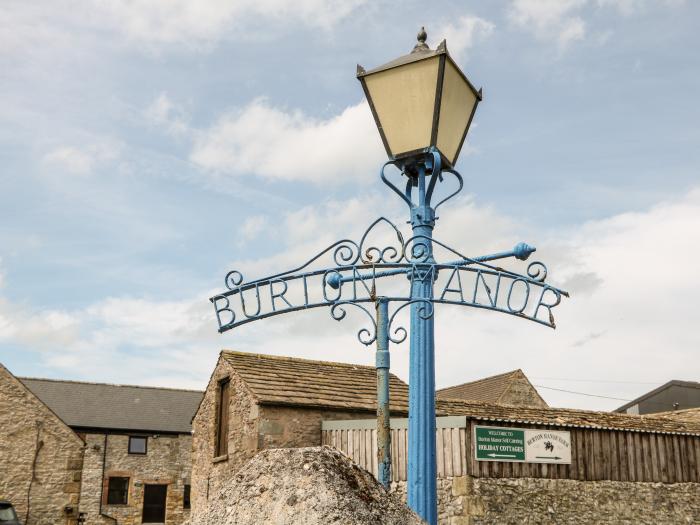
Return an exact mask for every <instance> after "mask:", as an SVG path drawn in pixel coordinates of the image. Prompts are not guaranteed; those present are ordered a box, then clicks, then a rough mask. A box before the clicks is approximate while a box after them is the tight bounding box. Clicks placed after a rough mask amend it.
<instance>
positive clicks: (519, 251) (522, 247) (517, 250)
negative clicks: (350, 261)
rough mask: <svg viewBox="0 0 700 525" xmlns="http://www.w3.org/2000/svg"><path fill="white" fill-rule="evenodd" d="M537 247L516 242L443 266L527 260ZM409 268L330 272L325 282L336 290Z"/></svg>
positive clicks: (388, 275)
mask: <svg viewBox="0 0 700 525" xmlns="http://www.w3.org/2000/svg"><path fill="white" fill-rule="evenodd" d="M536 250H537V248H535V247H534V246H530V245H529V244H526V243H524V242H519V243H518V244H516V245H515V247H514V248H513V249H512V250H509V251H507V252H497V253H491V254H489V255H480V256H478V257H471V258H469V259H460V260H459V261H452V262H448V263H444V265H445V266H467V265H470V264H474V263H479V262H487V261H495V260H497V259H507V258H508V257H515V258H516V259H520V260H521V261H525V260H527V258H528V257H530V254H532V253H533V252H535V251H536ZM410 271H411V270H410V269H409V270H404V269H396V270H384V271H382V272H376V273H366V274H360V275H353V276H350V277H342V276H341V275H340V274H332V275H329V276H328V279H327V280H326V282H327V283H328V285H329V286H330V287H331V288H333V289H334V290H337V289H338V288H340V286H341V285H342V284H344V283H348V282H351V281H355V280H357V279H361V280H368V279H375V278H377V277H390V276H392V275H401V274H403V273H408V272H410Z"/></svg>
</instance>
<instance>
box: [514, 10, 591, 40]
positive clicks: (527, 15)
mask: <svg viewBox="0 0 700 525" xmlns="http://www.w3.org/2000/svg"><path fill="white" fill-rule="evenodd" d="M587 2H588V0H513V2H512V3H511V5H510V7H509V9H508V18H509V19H510V21H511V22H512V23H514V24H515V25H517V26H519V27H521V28H524V29H526V30H528V31H530V32H531V33H532V34H533V35H534V36H535V37H536V38H537V39H539V40H547V41H551V40H554V41H555V42H556V44H557V47H558V48H559V50H560V51H563V50H564V49H566V48H567V47H568V46H569V45H570V44H571V43H572V42H574V41H576V40H581V39H583V37H584V35H585V34H586V23H585V22H584V21H583V19H582V18H581V17H580V16H578V14H575V13H576V11H578V10H579V9H580V8H582V7H583V6H584V5H586V3H587Z"/></svg>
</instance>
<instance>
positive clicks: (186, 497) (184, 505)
mask: <svg viewBox="0 0 700 525" xmlns="http://www.w3.org/2000/svg"><path fill="white" fill-rule="evenodd" d="M191 487H192V485H185V493H184V494H183V496H182V508H183V509H189V508H190V490H191Z"/></svg>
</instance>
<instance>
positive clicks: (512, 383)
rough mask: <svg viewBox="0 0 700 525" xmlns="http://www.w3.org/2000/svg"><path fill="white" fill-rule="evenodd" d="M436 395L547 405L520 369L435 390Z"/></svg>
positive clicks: (499, 402)
mask: <svg viewBox="0 0 700 525" xmlns="http://www.w3.org/2000/svg"><path fill="white" fill-rule="evenodd" d="M437 397H438V399H461V400H464V401H478V402H483V403H493V404H496V405H513V406H531V407H542V408H543V407H546V406H548V405H547V402H546V401H545V400H544V399H542V396H540V394H539V393H538V392H537V390H536V389H535V387H534V386H532V383H530V380H529V379H528V378H527V376H526V375H525V374H524V373H523V371H522V370H520V369H518V370H513V371H511V372H506V373H505V374H498V375H495V376H491V377H485V378H484V379H479V380H477V381H471V382H469V383H463V384H461V385H455V386H451V387H448V388H442V389H440V390H438V391H437Z"/></svg>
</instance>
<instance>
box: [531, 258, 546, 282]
mask: <svg viewBox="0 0 700 525" xmlns="http://www.w3.org/2000/svg"><path fill="white" fill-rule="evenodd" d="M527 275H528V277H530V279H532V280H533V281H537V282H538V283H543V282H544V280H545V279H546V278H547V267H546V266H545V264H544V263H543V262H540V261H533V262H531V263H530V264H528V265H527Z"/></svg>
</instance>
